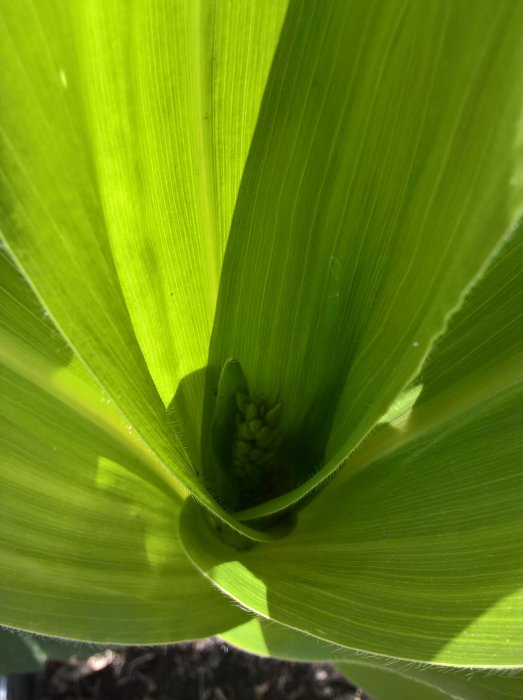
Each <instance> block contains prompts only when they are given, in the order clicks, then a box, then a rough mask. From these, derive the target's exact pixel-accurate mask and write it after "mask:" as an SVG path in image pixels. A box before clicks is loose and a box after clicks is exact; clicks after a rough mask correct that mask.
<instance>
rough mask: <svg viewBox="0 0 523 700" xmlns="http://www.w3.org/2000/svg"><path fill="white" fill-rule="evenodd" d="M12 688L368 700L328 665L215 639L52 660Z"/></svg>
mask: <svg viewBox="0 0 523 700" xmlns="http://www.w3.org/2000/svg"><path fill="white" fill-rule="evenodd" d="M10 685H11V688H10V691H11V692H10V693H9V695H8V700H153V699H154V700H316V699H318V698H321V699H325V700H326V699H327V698H328V699H329V700H370V699H369V698H368V697H367V696H366V695H365V694H364V693H363V692H361V691H358V690H357V689H356V688H354V687H353V686H352V685H351V684H350V683H349V682H348V681H347V680H346V679H345V678H344V677H343V676H341V675H340V674H339V673H337V671H336V670H335V669H334V667H333V666H331V665H329V664H303V663H289V662H284V661H276V660H274V659H265V658H260V657H257V656H251V655H249V654H245V653H244V652H241V651H238V650H237V649H235V648H233V647H230V646H228V645H226V644H224V643H223V642H221V641H219V640H216V639H210V640H202V641H198V642H193V643H191V644H178V645H176V646H172V647H160V648H159V647H154V648H145V649H144V648H136V647H131V648H128V649H126V650H125V651H122V652H120V651H119V652H112V651H105V652H102V653H100V654H96V655H94V656H92V657H90V658H89V659H81V660H80V659H75V658H74V657H73V658H72V659H70V660H69V661H68V662H66V663H63V662H59V661H49V662H47V665H46V668H45V670H44V672H43V673H41V674H36V675H31V676H30V675H28V676H14V677H12V681H11V684H10Z"/></svg>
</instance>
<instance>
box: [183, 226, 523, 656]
mask: <svg viewBox="0 0 523 700" xmlns="http://www.w3.org/2000/svg"><path fill="white" fill-rule="evenodd" d="M522 232H523V231H522V230H520V231H519V232H518V234H517V235H515V236H514V237H513V238H512V239H511V240H510V241H509V243H508V244H507V246H506V247H505V248H504V249H503V250H502V251H501V253H500V254H499V256H498V257H497V258H496V260H495V261H494V262H493V264H492V266H491V268H490V269H489V270H488V272H487V274H486V275H485V276H484V277H483V279H482V280H481V282H480V283H479V284H478V285H477V286H476V287H475V288H474V289H473V290H472V292H471V293H470V295H469V296H468V298H467V300H466V303H465V304H464V306H463V307H462V309H461V310H460V312H459V313H458V314H456V316H455V317H454V318H453V319H452V322H451V325H450V327H449V329H448V332H447V334H446V335H445V337H444V338H443V339H442V340H441V341H440V342H439V343H438V344H437V346H436V347H435V349H434V351H433V353H432V355H431V357H430V358H429V360H428V362H427V364H426V366H425V368H424V369H423V371H422V373H421V375H420V379H419V381H420V382H425V383H424V384H421V386H419V385H418V386H417V387H416V391H415V392H414V394H413V395H414V397H415V403H414V406H409V402H408V401H407V402H405V401H403V402H402V401H399V402H398V406H399V410H398V411H397V412H396V413H397V415H396V416H395V417H394V418H392V419H391V420H390V421H387V422H384V423H382V424H381V425H379V426H378V427H377V429H376V431H375V432H374V434H373V435H372V436H371V437H370V438H369V439H368V440H367V442H366V443H365V444H364V445H363V447H362V449H361V450H360V451H358V452H357V453H356V454H355V455H354V457H353V458H351V459H350V460H349V461H348V463H347V465H346V467H345V470H344V471H342V472H341V473H340V474H338V475H337V477H336V478H335V479H334V480H333V481H332V482H331V483H330V484H329V485H328V486H327V487H326V488H325V490H324V491H323V492H322V493H321V494H319V496H318V497H317V498H316V499H315V501H313V502H312V503H309V504H308V506H307V508H305V509H304V510H303V512H302V513H301V514H300V517H299V520H298V525H297V527H296V529H295V531H294V532H293V533H292V535H290V536H289V537H288V538H286V539H285V540H282V541H281V542H277V543H274V544H271V545H270V546H268V547H263V548H260V549H254V550H252V551H250V552H241V553H239V552H234V551H232V550H230V549H229V550H227V549H226V548H222V550H221V551H220V552H218V551H216V552H212V553H211V547H210V546H209V543H208V542H207V544H206V550H207V552H206V553H204V552H203V551H202V543H203V537H207V535H204V533H203V532H200V533H197V532H196V531H195V530H194V531H193V532H192V533H191V535H190V537H189V533H188V531H187V532H186V528H185V526H183V514H182V537H183V540H184V544H185V546H186V548H187V550H188V552H189V554H190V555H191V556H192V557H193V559H194V560H195V561H196V562H197V563H198V564H199V565H200V567H201V568H202V570H203V571H204V572H205V573H206V574H207V575H208V576H209V577H210V578H211V579H212V580H213V581H215V582H216V583H218V584H219V585H220V586H221V587H222V588H223V589H224V590H225V591H226V592H228V593H229V594H230V595H233V596H234V597H235V598H237V599H238V600H240V601H241V602H242V604H243V605H246V606H247V607H250V608H251V609H253V610H255V611H257V612H258V613H259V614H261V615H262V616H263V617H270V618H272V619H274V620H277V621H279V622H282V623H284V624H286V625H289V626H291V627H294V628H296V629H299V630H302V631H304V632H307V633H309V634H313V635H316V636H317V637H319V638H321V639H325V640H328V641H330V642H333V643H335V644H338V645H343V646H346V647H352V648H354V649H362V650H365V651H366V652H375V653H378V654H383V655H387V656H395V657H402V658H407V659H415V660H424V661H433V662H437V663H441V664H450V665H458V666H459V665H464V666H487V667H491V668H494V667H507V666H511V665H512V666H518V665H519V664H520V663H521V659H520V648H521V644H522V641H523V626H522V625H521V620H522V619H523V616H522V607H523V590H522V588H521V571H522V570H523V559H522V555H521V547H520V540H521V536H522V534H523V533H522V530H523V518H522V516H521V507H520V502H519V493H520V489H521V469H520V462H521V451H522V448H523V444H522V442H523V441H522V436H521V422H522V418H523V396H522V389H521V386H520V381H519V378H520V377H521V372H522V370H523V323H521V315H522V309H523V285H522V284H521V275H522V270H523V245H522ZM497 358H499V360H500V362H499V364H498V362H496V359H497ZM438 376H443V377H447V378H448V379H450V378H452V381H447V382H442V383H439V382H438ZM407 393H408V392H407ZM410 393H412V392H410ZM416 397H417V398H416ZM410 403H412V401H411V402H410ZM355 472H356V473H355ZM195 521H196V519H195ZM500 572H503V575H500Z"/></svg>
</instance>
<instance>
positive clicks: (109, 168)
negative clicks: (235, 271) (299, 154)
mask: <svg viewBox="0 0 523 700" xmlns="http://www.w3.org/2000/svg"><path fill="white" fill-rule="evenodd" d="M286 7H287V2H286V0H283V1H281V2H280V1H279V2H271V1H270V0H269V1H267V0H262V1H261V2H255V3H253V2H245V1H244V0H242V1H240V2H235V3H234V4H226V3H222V2H214V0H211V1H209V2H203V3H199V2H194V1H193V0H185V1H184V2H177V3H173V2H171V1H170V0H160V1H159V2H155V3H149V2H139V3H132V4H130V3H128V2H126V0H117V1H116V2H111V3H104V2H99V1H95V2H92V1H90V2H85V3H82V4H80V5H79V6H78V8H76V9H75V12H74V13H73V18H72V20H73V24H74V40H75V49H74V50H75V54H76V55H77V60H78V63H79V71H78V75H76V74H73V75H72V76H71V77H70V79H68V81H69V80H71V81H72V80H78V86H77V89H78V90H79V91H81V95H82V99H84V100H85V101H86V103H87V125H88V133H89V148H90V150H92V153H93V158H94V161H95V165H96V177H97V181H98V182H99V186H100V190H101V196H102V202H103V208H104V212H105V217H106V221H107V229H108V236H109V239H110V243H111V248H112V252H113V255H114V257H115V261H116V266H117V269H118V271H119V278H120V282H121V285H122V289H123V292H124V296H125V299H126V302H127V305H128V308H129V312H130V315H131V318H132V321H133V328H134V330H135V332H136V335H137V337H138V340H139V342H140V346H141V348H142V351H143V353H144V357H145V360H146V362H147V366H148V368H149V370H150V372H151V376H152V378H153V380H154V382H155V385H156V387H157V389H158V392H159V394H160V396H161V398H162V400H163V402H164V403H165V405H169V404H171V402H172V401H173V399H174V404H173V405H172V408H173V409H177V410H178V412H179V417H180V421H181V423H180V427H181V428H182V429H184V428H185V431H184V433H185V435H184V437H185V438H186V440H187V441H188V444H189V446H190V447H191V448H192V452H193V454H194V455H196V456H197V455H198V454H199V449H200V444H199V436H200V427H201V404H202V397H201V393H202V390H203V381H202V380H203V371H202V370H203V368H204V367H205V364H206V361H207V352H208V345H209V338H210V333H211V328H212V321H213V318H214V308H215V303H216V296H217V292H218V283H219V278H220V269H221V262H222V258H223V253H224V249H225V244H226V242H227V236H228V233H229V227H230V220H231V217H232V212H233V208H234V204H235V201H236V195H237V191H238V187H239V183H240V179H241V176H242V172H243V166H244V162H245V159H246V156H247V152H248V148H249V145H250V141H251V137H252V133H253V131H254V126H255V122H256V119H257V116H258V110H259V104H260V102H261V97H262V94H263V89H264V87H265V83H266V80H267V74H268V72H269V67H270V63H271V61H272V57H273V53H274V48H275V45H276V41H277V39H278V36H279V31H280V27H281V23H282V21H283V18H284V15H285V11H286ZM181 380H184V382H183V383H182V384H181V385H180V382H181ZM175 394H176V398H175Z"/></svg>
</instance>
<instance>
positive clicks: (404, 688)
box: [336, 658, 523, 700]
mask: <svg viewBox="0 0 523 700" xmlns="http://www.w3.org/2000/svg"><path fill="white" fill-rule="evenodd" d="M336 666H337V668H338V670H340V671H341V672H342V673H344V674H346V675H347V676H348V677H349V678H350V680H351V681H352V682H353V683H355V684H356V685H359V686H361V687H363V688H365V690H366V691H367V692H368V693H370V694H371V696H372V697H373V698H374V700H420V699H421V698H422V699H423V700H518V699H520V698H523V673H522V672H521V671H520V672H517V673H516V672H507V673H505V674H504V675H500V674H499V673H498V674H494V673H492V672H491V671H472V670H470V671H468V670H467V671H464V670H459V671H458V670H456V669H452V668H444V669H435V668H416V667H412V666H405V664H402V665H400V664H391V663H387V662H385V663H381V664H376V663H375V662H374V661H373V660H370V659H364V658H361V659H360V660H354V661H351V662H345V661H344V662H342V663H339V662H337V663H336Z"/></svg>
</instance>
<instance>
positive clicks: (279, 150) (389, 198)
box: [204, 0, 523, 519]
mask: <svg viewBox="0 0 523 700" xmlns="http://www.w3.org/2000/svg"><path fill="white" fill-rule="evenodd" d="M522 31H523V5H522V4H521V3H519V2H512V1H510V0H509V1H508V2H496V3H493V2H491V0H485V1H481V2H476V3H475V5H474V12H471V11H470V7H469V5H468V4H467V3H461V2H453V3H441V2H438V1H432V0H430V1H429V2H424V3H418V2H404V1H403V0H391V1H389V2H386V3H384V2H382V1H381V0H377V1H375V2H369V1H368V0H365V1H364V2H360V1H358V0H356V1H353V2H347V0H340V1H339V2H331V3H328V4H327V5H325V3H320V2H318V3H300V2H296V3H293V4H292V5H291V6H290V9H289V12H288V15H287V19H286V22H285V25H284V29H283V32H282V37H281V42H280V44H279V47H278V51H277V53H276V56H275V60H274V64H273V69H272V72H271V76H270V79H269V82H268V85H267V90H266V94H265V99H264V103H263V107H262V110H261V113H260V119H259V123H258V125H257V131H256V133H255V137H254V140H253V146H252V149H251V153H250V157H249V160H248V163H247V166H246V170H245V176H244V180H243V183H242V187H241V189H240V193H239V197H238V203H237V207H236V211H235V216H234V219H233V223H232V229H231V234H230V237H229V242H228V248H227V253H226V256H225V260H224V267H223V273H222V280H223V282H222V287H221V291H220V295H219V298H218V306H217V312H216V313H217V315H216V321H215V327H214V334H213V339H212V343H211V350H210V361H209V362H210V366H209V375H208V384H207V393H206V401H207V407H206V414H205V419H204V426H205V425H207V426H208V424H209V421H210V420H211V417H212V414H213V408H214V402H215V398H214V393H215V390H216V386H217V382H218V377H219V372H220V370H221V368H222V366H223V364H224V363H225V362H226V360H227V359H228V358H235V359H237V360H239V361H240V363H241V365H242V368H243V371H244V373H245V376H246V378H247V382H248V384H249V387H250V390H251V393H252V394H253V395H267V394H270V393H272V392H274V391H279V396H280V400H281V401H282V403H283V413H282V431H283V432H284V433H285V434H286V439H285V440H284V443H283V445H282V448H281V462H282V468H292V469H294V470H295V472H296V473H297V479H298V481H300V480H301V481H303V480H305V479H307V478H308V477H311V476H312V475H313V474H315V476H314V478H313V479H311V480H309V481H308V482H307V483H305V484H304V485H303V486H302V487H301V488H299V489H297V490H295V491H294V492H292V493H290V494H287V495H286V496H284V497H281V498H280V499H278V500H275V501H274V502H273V503H270V504H263V505H262V506H260V507H259V508H257V509H256V508H255V509H250V510H248V511H247V512H242V513H241V514H239V517H240V518H250V519H253V518H255V517H258V516H259V515H261V514H266V513H269V512H272V511H276V510H277V509H281V508H284V507H285V505H288V504H289V503H290V502H292V501H293V500H295V499H297V498H298V497H300V496H303V495H304V494H305V493H307V492H308V491H309V490H310V489H311V488H312V486H313V485H314V484H318V483H319V482H320V481H322V480H324V479H325V478H326V477H327V476H328V475H329V474H331V473H332V472H333V470H334V469H335V468H336V467H338V466H339V464H340V463H341V462H342V461H343V459H344V458H346V456H347V455H348V454H349V453H350V452H351V451H352V450H353V449H354V448H355V447H356V445H357V444H358V443H359V442H360V441H361V439H362V438H363V437H364V436H365V435H366V434H367V433H368V432H369V431H370V430H371V428H372V427H373V425H374V424H375V423H376V421H377V420H378V419H379V418H380V416H381V415H382V414H383V413H384V412H385V410H386V409H387V407H388V405H389V404H390V403H391V402H392V400H393V399H394V398H395V396H396V395H397V394H398V392H399V391H400V390H401V389H402V388H403V387H404V386H405V385H406V384H407V383H408V382H409V381H410V380H411V379H413V377H414V376H415V374H416V373H417V372H418V371H419V369H420V367H421V364H422V361H423V358H424V357H425V356H426V354H427V352H428V350H429V348H430V346H431V343H432V342H433V340H434V338H435V336H436V335H437V334H438V333H440V332H441V331H442V329H443V327H444V325H445V323H446V320H447V318H448V316H449V314H450V313H451V312H452V311H453V310H454V309H455V308H456V307H457V306H458V305H459V304H460V302H461V299H462V296H463V293H464V291H465V290H466V289H467V288H468V286H469V285H470V283H471V281H472V279H473V278H474V276H475V275H476V274H477V273H478V272H479V271H480V270H481V269H482V268H483V266H484V265H485V263H486V261H487V260H488V259H489V256H490V255H491V254H492V252H493V251H494V250H496V248H497V246H498V244H499V243H500V241H502V240H503V238H504V237H505V236H506V234H507V233H508V232H509V231H510V230H511V228H512V227H513V225H514V222H515V220H516V217H517V215H518V213H520V211H521V198H522V182H521V181H520V179H518V177H517V176H516V175H517V173H518V172H519V166H520V161H521V153H520V150H521V149H519V147H518V144H517V128H518V123H519V120H520V113H521V108H522V95H521V90H520V87H519V86H520V85H521V82H522V79H523V75H522V66H523V62H522V50H523V44H522V42H521V33H522ZM283 465H284V467H283ZM318 470H319V471H318ZM235 505H236V506H237V507H238V505H239V506H240V507H241V502H240V503H239V504H235Z"/></svg>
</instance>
